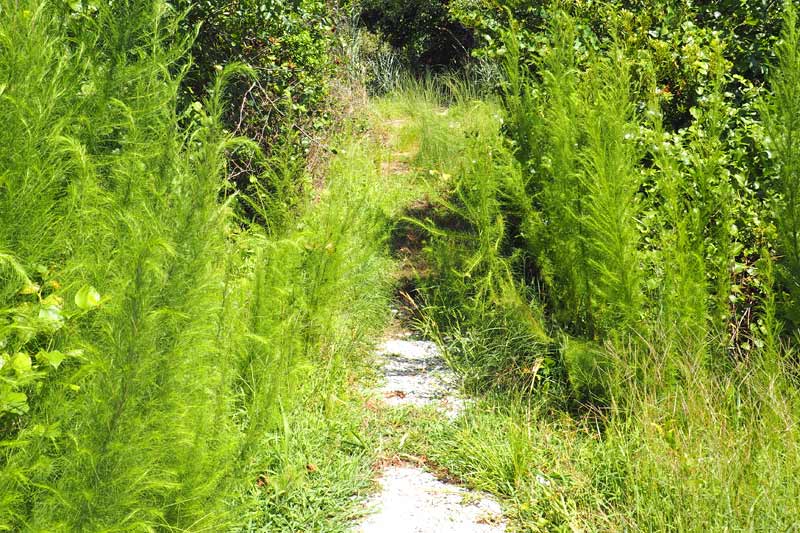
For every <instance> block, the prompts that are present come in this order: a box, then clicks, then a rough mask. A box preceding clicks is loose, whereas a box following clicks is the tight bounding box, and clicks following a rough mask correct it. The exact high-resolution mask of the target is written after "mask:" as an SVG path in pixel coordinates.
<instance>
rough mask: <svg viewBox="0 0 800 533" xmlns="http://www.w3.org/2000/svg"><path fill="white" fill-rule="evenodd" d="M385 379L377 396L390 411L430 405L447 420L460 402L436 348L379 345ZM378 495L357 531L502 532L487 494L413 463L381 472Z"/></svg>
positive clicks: (398, 339)
mask: <svg viewBox="0 0 800 533" xmlns="http://www.w3.org/2000/svg"><path fill="white" fill-rule="evenodd" d="M377 356H378V360H379V361H380V362H381V364H382V369H383V376H384V380H383V383H382V385H381V387H380V389H379V390H377V391H376V393H377V394H378V395H379V396H380V397H381V398H383V401H384V403H385V404H386V406H387V408H389V409H399V408H404V407H412V408H419V407H425V406H433V407H434V408H435V409H437V410H438V411H440V412H441V413H442V415H443V416H446V417H447V418H448V419H450V420H452V419H453V418H455V417H456V416H458V414H459V412H460V411H461V410H462V409H463V406H464V402H465V400H464V399H463V398H461V397H459V395H458V394H457V389H456V378H455V376H454V375H453V373H452V371H451V370H450V369H449V368H448V367H447V365H446V364H445V362H444V360H443V359H442V356H441V354H440V352H439V350H438V348H437V347H436V345H435V344H434V343H432V342H430V341H425V340H417V339H414V338H413V336H412V334H411V333H409V332H402V333H399V334H395V335H394V336H393V337H392V338H390V339H388V340H387V341H385V342H384V343H383V345H382V346H381V347H380V349H379V351H378V353H377ZM378 481H379V483H380V487H381V489H380V491H379V492H378V493H376V494H375V495H374V496H373V497H372V498H370V500H369V501H368V502H367V510H368V512H369V511H373V512H374V514H371V515H368V516H367V518H366V519H365V520H364V521H363V522H362V523H361V524H360V525H359V526H358V528H357V529H356V531H357V532H358V533H391V532H397V533H400V532H403V533H439V532H441V533H450V532H452V533H499V532H502V531H505V529H506V528H505V522H504V521H503V519H502V509H501V508H500V504H499V503H497V501H496V500H494V499H493V498H492V497H490V496H489V495H488V494H484V493H481V492H477V491H472V490H469V489H466V488H464V487H461V486H459V485H455V484H452V483H448V482H446V481H442V480H440V479H438V478H437V477H436V476H435V475H434V474H432V473H430V472H428V471H426V470H424V469H423V468H421V467H420V466H418V465H415V464H412V463H399V464H394V465H390V466H386V467H384V468H383V471H382V472H381V474H380V478H379V480H378Z"/></svg>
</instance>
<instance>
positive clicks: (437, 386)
mask: <svg viewBox="0 0 800 533" xmlns="http://www.w3.org/2000/svg"><path fill="white" fill-rule="evenodd" d="M384 125H385V127H386V129H387V130H388V132H387V135H388V137H389V138H388V139H387V141H388V142H387V144H389V146H393V147H394V148H395V150H394V151H392V152H390V160H389V161H388V162H384V164H383V165H382V171H383V172H384V173H386V174H389V175H390V176H391V175H394V176H397V177H398V178H399V177H401V175H402V176H404V175H407V174H409V172H410V171H411V167H410V159H411V153H413V152H409V151H404V150H401V149H400V148H398V147H397V145H396V142H394V141H396V140H397V138H398V137H400V136H402V135H403V133H404V132H403V131H402V130H403V128H406V127H408V123H407V122H406V121H405V120H402V119H394V120H390V121H386V122H385V124H384ZM400 253H401V255H404V256H405V257H404V260H403V263H402V266H401V272H400V276H401V277H404V276H408V274H409V270H411V271H413V269H414V265H413V263H414V258H413V256H414V253H413V252H411V251H409V250H408V249H407V248H405V247H404V248H402V249H401V250H400ZM400 322H401V320H398V321H397V322H396V323H395V325H394V327H392V328H391V329H390V333H388V334H387V337H386V339H385V340H384V342H383V343H382V344H381V345H380V347H379V348H378V350H377V353H376V362H377V363H378V365H379V366H380V368H381V373H382V380H381V384H380V386H379V388H378V389H377V390H375V391H371V392H372V393H373V395H374V396H377V399H376V401H377V402H378V403H379V404H381V405H382V406H383V408H386V409H396V410H403V409H405V410H410V413H409V416H414V411H415V410H417V409H430V408H431V407H432V408H433V409H435V410H436V411H437V412H438V413H439V415H440V416H441V417H443V418H444V419H446V420H448V421H450V422H452V421H453V420H454V419H455V418H456V417H457V416H458V415H459V413H460V412H461V411H462V410H463V408H464V405H465V403H466V402H468V401H469V400H465V399H464V398H462V397H460V396H459V394H458V391H457V379H456V376H455V375H454V374H453V372H452V370H450V369H449V368H448V367H447V365H446V363H445V361H444V359H443V357H442V354H441V352H440V351H439V349H438V347H437V346H436V344H435V343H433V342H430V341H427V340H421V339H418V338H415V335H414V334H413V333H412V332H410V331H408V330H407V329H405V328H404V327H402V325H401V324H400ZM407 459H408V460H403V459H400V458H398V457H393V458H388V459H387V460H386V461H385V462H386V464H385V466H383V468H382V470H381V471H380V473H379V478H378V483H379V486H380V489H379V491H378V492H377V493H376V494H374V495H373V496H372V497H371V498H370V499H369V500H368V501H367V502H366V509H365V514H366V517H365V518H364V519H363V520H362V521H361V522H360V523H359V524H358V525H357V526H356V528H355V531H356V532H357V533H391V532H397V533H400V532H407V533H428V532H430V533H438V532H442V533H448V532H452V533H456V532H463V533H495V532H502V531H505V530H506V526H505V521H504V519H503V517H502V509H501V507H500V504H499V503H498V502H497V501H496V500H495V499H493V498H492V497H491V496H490V495H488V494H485V493H482V492H477V491H473V490H469V489H467V488H465V487H462V486H459V485H456V484H453V483H451V482H449V480H442V479H439V478H437V476H436V475H434V474H433V473H431V472H429V471H428V470H426V469H425V468H423V467H422V466H421V465H422V464H424V460H422V459H420V460H419V461H417V462H413V461H412V460H413V459H414V458H413V457H408V458H407Z"/></svg>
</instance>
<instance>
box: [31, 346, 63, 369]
mask: <svg viewBox="0 0 800 533" xmlns="http://www.w3.org/2000/svg"><path fill="white" fill-rule="evenodd" d="M66 358H67V356H66V355H64V354H63V353H61V352H59V351H58V350H54V351H52V352H46V351H44V350H42V351H41V352H39V353H38V354H36V359H37V360H38V361H40V362H42V363H44V364H47V365H50V366H52V367H53V368H58V367H59V365H60V364H61V363H62V362H63V361H64V359H66Z"/></svg>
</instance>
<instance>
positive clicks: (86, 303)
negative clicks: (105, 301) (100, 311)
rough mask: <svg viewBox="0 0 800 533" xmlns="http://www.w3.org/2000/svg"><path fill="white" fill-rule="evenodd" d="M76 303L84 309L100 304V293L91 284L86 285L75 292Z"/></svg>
mask: <svg viewBox="0 0 800 533" xmlns="http://www.w3.org/2000/svg"><path fill="white" fill-rule="evenodd" d="M75 305H77V306H78V308H80V309H83V310H84V311H86V310H88V309H92V308H93V307H97V306H98V305H100V293H99V292H97V289H95V288H94V287H92V286H91V285H84V286H83V287H81V289H80V290H79V291H78V292H77V293H75Z"/></svg>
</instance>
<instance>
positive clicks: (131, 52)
mask: <svg viewBox="0 0 800 533" xmlns="http://www.w3.org/2000/svg"><path fill="white" fill-rule="evenodd" d="M185 24H186V19H184V18H183V16H182V14H181V13H179V12H176V11H175V10H174V9H173V8H172V7H170V6H169V5H168V4H166V3H165V2H162V1H160V0H153V1H140V0H136V1H129V2H126V1H123V2H113V3H102V2H88V3H87V2H84V3H81V2H77V3H70V4H69V5H62V4H61V3H60V2H48V1H42V0H25V1H23V2H19V1H17V0H11V1H6V2H4V3H3V4H2V5H0V116H2V117H3V121H4V122H3V126H4V127H3V128H2V132H1V133H0V136H2V141H1V142H0V146H1V148H0V379H1V380H0V440H2V447H0V530H9V531H22V530H26V531H154V530H187V531H188V530H191V531H199V530H203V531H223V530H226V529H229V528H239V527H250V528H253V529H257V528H267V527H270V524H278V525H280V524H281V521H284V522H285V521H289V523H290V525H289V526H288V529H295V527H296V523H298V522H300V523H302V522H303V521H308V523H311V524H313V521H314V520H318V519H319V517H320V516H323V517H327V519H328V520H330V517H331V516H334V515H335V514H336V513H344V512H345V510H344V509H343V508H342V506H341V503H340V502H338V501H332V502H329V503H328V504H327V505H321V504H319V503H317V502H315V504H314V505H313V506H312V507H310V508H306V511H305V515H301V516H300V517H294V518H292V517H291V516H289V517H287V513H289V512H293V513H299V512H302V510H303V509H304V504H303V502H302V501H300V504H299V506H293V507H291V508H289V507H288V506H286V505H285V501H284V498H283V494H285V493H286V491H290V492H292V491H295V490H294V489H293V488H292V487H293V486H296V485H297V483H299V482H301V481H302V475H301V472H305V465H306V463H307V462H308V457H306V456H304V453H305V452H301V453H298V450H297V449H296V447H295V446H294V444H293V443H294V442H295V441H299V442H303V441H305V440H311V441H312V442H316V443H317V444H316V445H317V446H318V447H319V448H320V449H321V448H326V449H331V448H332V447H336V446H337V445H338V444H337V443H339V442H341V440H342V439H343V438H345V437H344V436H345V435H347V431H345V430H343V429H342V428H343V427H348V425H349V424H351V419H352V416H353V415H350V416H351V418H350V419H349V418H348V415H347V413H348V412H350V411H347V410H345V409H344V408H343V407H342V406H346V405H349V404H348V400H347V395H346V392H340V391H339V389H340V388H341V384H342V383H344V382H345V380H346V379H347V376H348V375H349V372H350V370H349V368H350V367H351V366H353V365H351V364H350V360H351V359H353V358H355V357H356V355H357V354H358V353H359V349H360V348H359V347H360V346H361V345H362V343H363V342H364V339H365V338H366V337H365V335H367V334H368V333H369V332H370V331H372V330H373V329H375V328H380V327H381V324H382V317H383V316H385V313H384V310H385V307H386V306H385V303H384V302H385V295H386V290H387V288H388V285H387V284H386V281H385V275H384V273H385V270H386V265H387V263H386V259H385V257H384V251H383V247H382V244H381V243H382V236H381V235H382V233H383V228H384V225H385V215H384V214H383V212H382V210H381V209H382V208H381V205H382V204H381V199H380V196H379V195H378V193H377V192H373V191H371V190H370V188H369V187H368V186H367V184H368V181H369V180H370V179H371V176H372V174H370V173H369V172H368V171H369V169H370V160H369V158H368V157H367V155H366V154H367V153H368V151H367V148H366V147H363V146H359V145H358V144H354V145H353V146H350V145H347V146H346V148H347V155H342V156H341V157H340V158H337V159H335V160H334V161H332V162H331V163H330V168H329V169H328V182H327V185H325V186H324V187H321V188H319V189H318V190H316V191H314V193H313V195H312V192H311V191H307V192H303V191H304V187H303V186H302V183H305V182H307V181H309V180H308V178H304V177H303V165H302V164H300V166H299V169H300V171H299V173H297V172H296V170H297V165H293V164H291V162H290V161H285V162H284V163H285V164H284V165H283V166H277V165H271V164H268V163H263V164H262V165H263V167H264V170H263V172H261V173H260V174H258V175H257V177H256V178H255V179H254V180H253V181H254V182H256V184H257V185H259V188H258V191H259V195H254V196H253V197H251V198H250V203H249V204H248V205H249V207H250V209H251V211H253V212H257V213H258V214H259V215H260V216H261V217H262V219H265V220H269V221H270V225H269V227H264V228H262V227H259V226H257V225H250V224H247V222H248V220H242V219H240V218H237V216H236V213H237V212H239V211H240V210H239V209H238V208H237V207H236V203H237V202H239V199H238V198H237V197H236V196H235V194H234V193H235V189H234V188H233V187H232V186H231V185H230V182H229V181H228V180H227V179H226V178H227V173H226V168H227V163H226V160H227V154H231V153H246V154H249V156H251V157H255V158H258V157H261V156H259V155H258V154H259V152H258V147H257V146H256V145H255V144H254V141H252V140H249V139H246V138H237V137H233V136H232V135H231V134H230V133H229V132H228V131H227V130H226V129H224V127H223V122H222V120H223V118H224V117H225V116H226V110H227V109H228V107H227V104H226V103H225V102H226V101H225V99H224V94H225V90H226V88H227V87H228V86H229V85H230V84H231V83H236V82H237V81H238V80H257V79H258V73H257V72H254V70H253V67H252V66H243V65H241V64H239V65H236V64H230V65H227V66H225V67H224V68H220V69H215V71H214V76H213V77H211V78H210V79H209V84H210V85H209V86H208V87H206V88H205V89H203V95H198V96H196V97H194V98H192V99H191V100H189V101H188V102H187V104H188V105H185V106H184V105H181V102H183V101H185V100H186V93H184V92H182V89H181V88H182V87H183V86H185V82H187V80H186V78H185V77H184V76H185V74H186V72H187V68H186V66H187V59H188V58H189V57H190V56H189V51H190V49H191V47H192V46H193V44H192V43H193V40H192V39H193V35H192V34H191V33H188V32H186V31H183V30H182V28H184V27H185ZM188 72H193V71H192V69H191V68H189V69H188ZM331 142H334V140H331ZM261 160H263V157H261ZM286 183H289V184H290V185H291V186H285V184H286ZM281 194H286V195H287V197H281V196H280V195H281ZM289 194H291V195H292V196H288V195H289ZM243 228H247V229H243ZM337 395H338V397H337ZM309 398H311V399H313V401H311V400H308V399H309ZM332 398H337V399H336V400H335V401H334V400H333V399H332ZM343 413H344V414H343ZM352 423H356V422H352ZM314 439H316V440H314ZM348 450H349V451H348V452H347V453H342V454H340V455H338V456H330V457H329V458H328V460H329V461H330V462H331V463H333V465H334V466H336V463H335V462H336V461H340V463H341V464H339V466H338V468H346V467H347V464H348V463H347V461H349V462H352V463H354V465H355V464H360V463H359V462H357V461H355V458H358V457H359V456H360V455H361V454H363V451H362V449H361V448H359V447H356V448H348ZM315 453H316V452H315ZM349 457H352V458H354V459H348V458H349ZM318 461H319V459H318ZM362 462H363V461H362ZM320 464H321V465H322V466H324V465H323V463H320ZM351 470H353V473H352V475H354V476H355V475H359V476H361V478H363V479H364V481H366V473H367V472H362V473H358V471H357V469H354V468H351ZM292 472H294V473H293V474H292ZM320 477H322V476H320ZM267 479H269V484H268V486H267V483H266V481H265V480H267ZM362 482H363V481H362ZM295 492H297V496H301V497H302V495H303V494H304V493H303V492H302V491H295ZM275 499H277V501H278V504H276V503H275V501H274V500H275ZM281 502H284V503H281ZM298 509H300V511H298ZM291 520H295V522H291ZM291 524H295V525H291ZM312 527H313V526H312Z"/></svg>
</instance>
